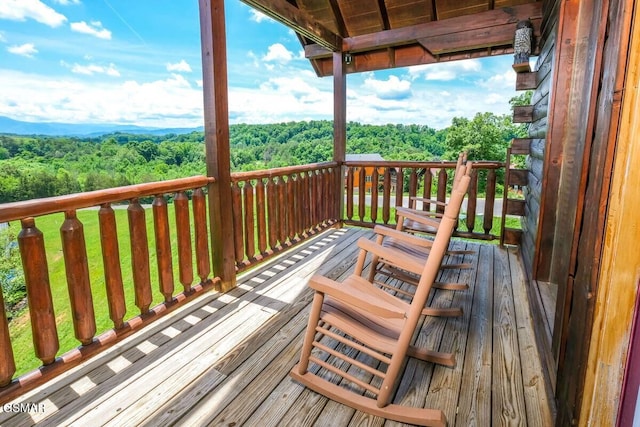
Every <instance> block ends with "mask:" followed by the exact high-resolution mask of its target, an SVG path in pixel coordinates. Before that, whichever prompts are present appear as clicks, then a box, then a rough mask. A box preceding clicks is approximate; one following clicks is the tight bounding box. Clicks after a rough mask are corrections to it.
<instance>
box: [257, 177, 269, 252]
mask: <svg viewBox="0 0 640 427" xmlns="http://www.w3.org/2000/svg"><path fill="white" fill-rule="evenodd" d="M256 209H257V220H258V251H259V252H260V253H261V254H263V253H264V252H265V251H266V250H267V214H266V211H265V209H266V203H265V187H264V182H263V181H262V178H258V181H257V182H256Z"/></svg>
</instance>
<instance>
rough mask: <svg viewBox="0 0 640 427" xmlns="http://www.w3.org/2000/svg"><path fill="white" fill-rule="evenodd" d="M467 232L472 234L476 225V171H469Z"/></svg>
mask: <svg viewBox="0 0 640 427" xmlns="http://www.w3.org/2000/svg"><path fill="white" fill-rule="evenodd" d="M467 194H468V196H467V230H468V231H470V232H473V229H474V228H475V223H476V205H477V200H478V170H477V169H475V168H474V169H473V170H472V171H471V182H469V190H468V192H467Z"/></svg>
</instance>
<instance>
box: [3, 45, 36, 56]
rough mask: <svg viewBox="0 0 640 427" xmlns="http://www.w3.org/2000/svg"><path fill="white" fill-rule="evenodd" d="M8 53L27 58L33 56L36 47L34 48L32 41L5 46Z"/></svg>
mask: <svg viewBox="0 0 640 427" xmlns="http://www.w3.org/2000/svg"><path fill="white" fill-rule="evenodd" d="M7 50H8V51H9V53H13V54H14V55H20V56H26V57H27V58H33V55H35V54H36V53H38V49H36V48H35V46H34V45H33V43H25V44H21V45H19V46H10V47H8V48H7Z"/></svg>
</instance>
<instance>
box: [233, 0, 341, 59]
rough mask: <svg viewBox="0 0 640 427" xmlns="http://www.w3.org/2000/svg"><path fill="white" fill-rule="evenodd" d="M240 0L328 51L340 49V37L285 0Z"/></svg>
mask: <svg viewBox="0 0 640 427" xmlns="http://www.w3.org/2000/svg"><path fill="white" fill-rule="evenodd" d="M241 1H242V2H243V3H245V4H247V5H249V6H251V7H253V8H254V9H257V10H259V11H260V12H262V13H264V14H265V15H267V16H269V17H270V18H272V19H275V20H276V21H278V22H281V23H283V24H285V25H286V26H288V27H289V28H291V29H293V30H294V31H295V32H297V33H298V34H301V35H303V36H304V37H306V38H308V39H309V40H312V41H314V42H315V43H317V44H319V45H320V46H323V47H324V48H326V49H329V50H330V51H333V52H338V51H340V50H341V49H342V45H343V39H342V37H340V36H339V35H338V34H335V33H333V32H332V31H330V30H329V29H327V28H326V27H325V26H323V25H321V24H319V23H317V22H316V21H314V19H313V18H312V17H311V16H310V15H309V14H308V13H306V12H305V11H303V10H300V9H298V8H297V7H295V6H293V5H291V3H289V2H287V1H286V0H241Z"/></svg>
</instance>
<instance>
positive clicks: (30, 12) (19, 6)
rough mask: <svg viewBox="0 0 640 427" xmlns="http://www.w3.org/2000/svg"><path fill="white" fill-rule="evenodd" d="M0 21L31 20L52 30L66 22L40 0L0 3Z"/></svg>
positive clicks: (14, 0) (60, 15) (62, 16)
mask: <svg viewBox="0 0 640 427" xmlns="http://www.w3.org/2000/svg"><path fill="white" fill-rule="evenodd" d="M0 19H8V20H11V21H26V20H27V19H33V20H34V21H37V22H40V23H41V24H45V25H48V26H50V27H54V28H55V27H59V26H60V25H62V24H63V23H65V22H66V21H67V17H66V16H64V15H62V14H60V13H58V12H56V11H55V10H54V9H53V8H51V7H49V6H47V5H46V4H44V3H42V1H40V0H2V1H0Z"/></svg>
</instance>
